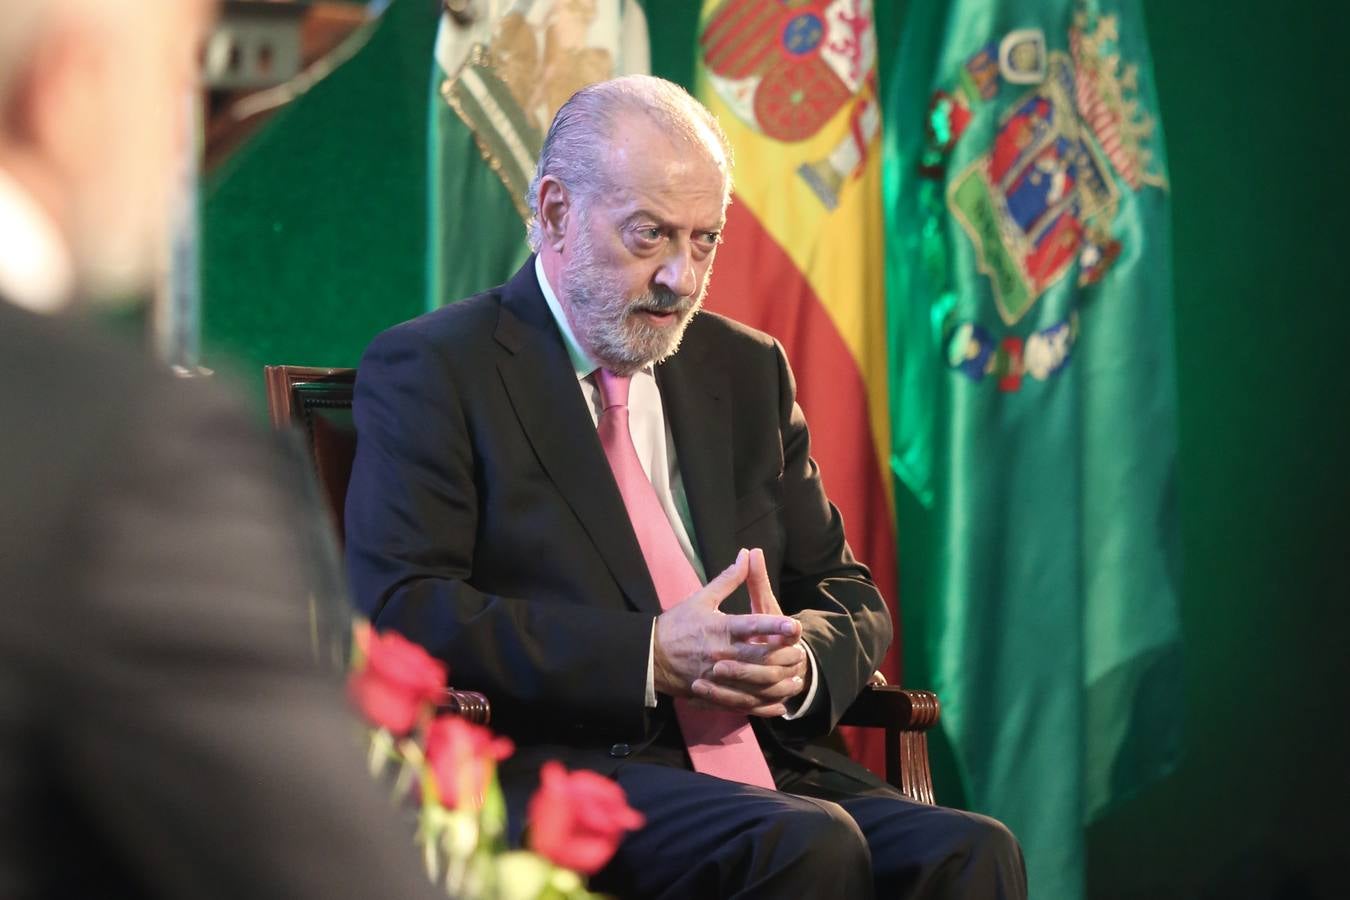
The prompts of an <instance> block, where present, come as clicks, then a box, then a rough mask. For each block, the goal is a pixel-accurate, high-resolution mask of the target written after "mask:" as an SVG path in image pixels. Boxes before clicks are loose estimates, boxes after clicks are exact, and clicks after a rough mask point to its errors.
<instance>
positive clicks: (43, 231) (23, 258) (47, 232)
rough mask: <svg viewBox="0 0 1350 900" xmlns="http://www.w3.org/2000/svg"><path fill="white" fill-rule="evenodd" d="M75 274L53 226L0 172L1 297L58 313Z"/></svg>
mask: <svg viewBox="0 0 1350 900" xmlns="http://www.w3.org/2000/svg"><path fill="white" fill-rule="evenodd" d="M74 281H75V273H74V268H73V266H72V264H71V261H70V251H69V250H68V249H67V247H66V244H65V241H63V240H62V238H61V233H60V231H58V230H57V227H56V223H55V222H53V221H52V220H51V217H50V216H48V215H47V213H46V212H45V211H44V210H43V209H42V207H40V206H38V204H37V201H35V200H34V199H33V198H32V197H30V196H29V195H28V192H27V191H25V190H24V189H23V187H22V186H21V185H20V184H19V183H18V182H17V181H15V180H14V178H13V177H12V176H10V175H9V174H7V173H6V172H5V170H4V169H0V297H4V298H5V299H6V300H9V301H10V302H11V303H15V304H18V305H19V306H22V307H24V308H26V309H28V310H31V311H32V312H38V313H54V312H58V311H59V310H61V309H62V308H64V307H65V305H66V304H67V303H68V302H69V301H70V294H71V289H72V287H73V286H74Z"/></svg>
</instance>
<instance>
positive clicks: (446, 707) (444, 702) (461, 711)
mask: <svg viewBox="0 0 1350 900" xmlns="http://www.w3.org/2000/svg"><path fill="white" fill-rule="evenodd" d="M436 708H437V709H438V710H439V711H441V712H447V713H451V714H452V715H456V716H462V717H463V718H465V719H468V720H469V721H470V722H473V723H474V724H475V725H488V724H491V722H492V704H491V703H489V702H488V698H487V697H485V696H484V695H482V694H480V693H478V692H477V691H457V690H455V689H454V688H446V689H445V694H444V695H443V696H442V697H441V701H440V702H439V703H437V704H436Z"/></svg>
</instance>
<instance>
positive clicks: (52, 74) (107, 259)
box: [0, 0, 215, 297]
mask: <svg viewBox="0 0 1350 900" xmlns="http://www.w3.org/2000/svg"><path fill="white" fill-rule="evenodd" d="M214 5H215V4H214V0H3V6H4V9H3V12H0V169H3V170H4V171H5V172H6V173H8V175H9V176H10V177H12V178H14V179H15V180H16V181H17V182H18V183H19V184H20V185H21V186H22V187H23V188H24V189H25V190H26V191H27V192H28V193H29V194H30V195H31V196H32V198H33V199H34V200H36V201H37V203H38V205H40V206H41V207H42V208H43V209H44V210H45V211H46V213H47V214H48V215H49V217H50V218H51V220H52V221H53V223H54V224H55V225H56V228H57V230H58V231H59V233H60V234H61V236H62V238H63V239H64V241H65V244H66V249H67V250H68V251H69V256H70V260H71V263H72V266H73V269H74V276H75V279H76V287H77V289H78V290H79V291H80V292H81V293H82V294H84V295H87V296H91V297H99V296H111V295H118V294H126V293H130V292H133V291H137V290H140V289H142V288H144V287H146V286H147V285H148V282H149V280H150V278H151V276H152V274H153V272H154V264H155V260H156V254H157V252H158V250H159V248H160V247H161V246H162V242H163V240H164V238H165V232H166V229H167V227H168V218H169V211H170V207H171V202H170V198H171V192H172V188H173V184H174V180H175V173H176V172H177V171H178V163H179V159H180V157H179V154H180V153H182V152H186V151H187V149H188V148H187V147H186V146H185V144H186V141H185V140H184V136H185V133H186V127H185V122H184V116H185V115H186V112H187V109H188V105H187V98H188V97H189V93H188V92H189V91H190V90H191V89H192V86H193V84H194V81H195V79H196V74H197V55H198V46H199V44H200V42H201V39H202V38H203V36H204V33H205V30H206V26H207V24H208V22H209V19H210V15H211V13H212V11H213V7H214Z"/></svg>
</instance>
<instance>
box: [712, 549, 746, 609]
mask: <svg viewBox="0 0 1350 900" xmlns="http://www.w3.org/2000/svg"><path fill="white" fill-rule="evenodd" d="M749 572H750V551H749V550H745V549H742V550H741V552H740V553H737V554H736V561H735V562H734V563H732V564H731V565H729V566H727V567H726V568H725V569H723V570H722V572H721V574H719V575H718V576H717V577H716V578H714V579H713V580H712V581H710V582H708V585H707V587H705V588H704V589H703V599H704V600H706V601H707V602H708V603H709V605H711V606H713V607H714V608H715V607H717V605H718V604H720V603H721V602H722V601H723V600H725V599H727V597H728V596H730V594H731V592H732V591H734V590H736V588H738V587H740V586H741V585H742V584H743V583H744V582H745V577H746V575H748V574H749Z"/></svg>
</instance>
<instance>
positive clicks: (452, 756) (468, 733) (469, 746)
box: [427, 716, 516, 809]
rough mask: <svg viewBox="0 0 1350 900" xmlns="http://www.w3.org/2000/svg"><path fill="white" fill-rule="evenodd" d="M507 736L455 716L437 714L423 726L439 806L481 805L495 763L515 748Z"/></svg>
mask: <svg viewBox="0 0 1350 900" xmlns="http://www.w3.org/2000/svg"><path fill="white" fill-rule="evenodd" d="M515 749H516V748H515V746H514V745H513V744H512V743H511V740H510V738H504V737H497V736H496V735H494V734H493V733H492V732H491V731H489V730H488V729H486V728H484V727H483V726H482V725H475V724H473V723H472V722H469V721H468V720H466V719H461V718H460V717H459V716H441V717H440V718H438V719H436V721H434V722H432V723H431V727H430V728H428V729H427V764H428V765H430V766H431V774H432V775H433V776H434V777H435V779H436V790H437V791H438V792H439V793H440V796H441V805H442V806H444V807H445V808H446V809H455V808H457V807H459V806H460V804H461V803H464V804H466V805H471V806H473V807H475V808H477V807H479V806H482V805H483V792H484V791H485V790H487V783H488V779H489V778H491V777H492V772H493V770H494V769H495V768H496V766H497V763H499V762H501V761H502V760H504V759H506V758H507V757H508V756H510V755H511V753H512V752H513V751H514V750H515Z"/></svg>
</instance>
